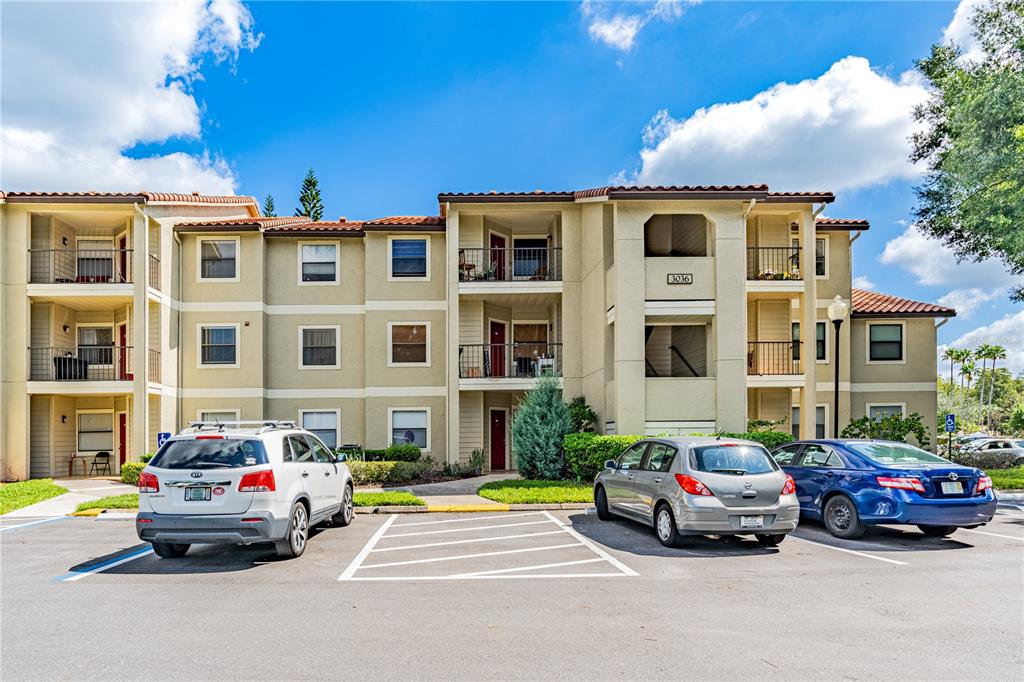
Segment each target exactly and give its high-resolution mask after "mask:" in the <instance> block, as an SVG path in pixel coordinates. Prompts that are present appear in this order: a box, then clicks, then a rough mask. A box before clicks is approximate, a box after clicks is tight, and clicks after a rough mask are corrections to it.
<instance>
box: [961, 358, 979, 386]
mask: <svg viewBox="0 0 1024 682" xmlns="http://www.w3.org/2000/svg"><path fill="white" fill-rule="evenodd" d="M977 369H978V366H977V365H976V364H974V361H973V360H964V361H963V362H961V363H960V386H961V387H963V381H964V379H965V378H966V379H967V392H968V393H970V392H971V379H972V378H973V377H974V372H975V370H977Z"/></svg>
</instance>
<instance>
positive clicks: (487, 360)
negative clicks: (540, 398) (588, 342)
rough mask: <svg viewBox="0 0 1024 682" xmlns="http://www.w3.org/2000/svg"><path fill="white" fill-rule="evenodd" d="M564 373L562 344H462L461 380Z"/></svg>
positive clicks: (530, 378)
mask: <svg viewBox="0 0 1024 682" xmlns="http://www.w3.org/2000/svg"><path fill="white" fill-rule="evenodd" d="M544 375H550V376H555V377H560V376H562V344H560V343H480V344H465V345H460V346H459V379H466V380H481V381H480V382H475V383H491V382H490V381H489V380H493V379H514V380H519V381H528V382H531V383H532V381H533V380H534V379H536V378H537V377H539V376H544Z"/></svg>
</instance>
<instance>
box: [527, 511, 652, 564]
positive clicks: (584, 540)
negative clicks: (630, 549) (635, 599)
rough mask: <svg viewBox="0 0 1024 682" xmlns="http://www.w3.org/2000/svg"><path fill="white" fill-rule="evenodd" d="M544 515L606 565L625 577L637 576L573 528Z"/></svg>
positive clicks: (548, 514) (549, 514) (550, 515)
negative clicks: (600, 558)
mask: <svg viewBox="0 0 1024 682" xmlns="http://www.w3.org/2000/svg"><path fill="white" fill-rule="evenodd" d="M544 514H545V515H546V516H547V517H548V518H549V519H551V520H552V521H554V522H555V523H556V524H558V526H559V527H560V528H561V529H562V530H564V531H565V532H566V533H568V534H569V535H571V536H573V537H574V538H576V539H577V540H579V541H580V542H582V543H583V544H584V545H586V546H587V547H589V548H590V549H591V550H592V551H593V552H594V554H597V555H598V556H599V557H602V558H604V559H605V561H607V562H608V563H610V564H611V565H612V566H614V567H615V568H617V569H619V570H620V571H622V572H623V573H624V574H626V575H631V576H633V575H639V573H637V572H636V571H634V570H633V569H632V568H630V567H629V566H627V565H626V564H624V563H622V562H621V561H619V560H618V559H616V558H615V557H613V556H612V555H611V554H609V553H608V552H606V551H604V550H603V549H601V548H600V547H598V546H597V545H595V544H594V543H593V542H591V541H590V540H588V539H587V538H585V537H583V536H582V535H580V534H579V533H578V532H576V529H575V528H573V527H572V526H569V525H566V524H564V523H562V522H561V521H559V520H558V519H557V518H555V517H554V516H552V514H551V513H550V512H544Z"/></svg>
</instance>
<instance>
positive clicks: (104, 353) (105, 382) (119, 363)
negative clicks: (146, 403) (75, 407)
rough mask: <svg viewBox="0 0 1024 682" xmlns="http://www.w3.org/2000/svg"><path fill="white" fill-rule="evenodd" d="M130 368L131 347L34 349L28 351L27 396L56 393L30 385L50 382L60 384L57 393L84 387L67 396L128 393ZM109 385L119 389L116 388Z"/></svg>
mask: <svg viewBox="0 0 1024 682" xmlns="http://www.w3.org/2000/svg"><path fill="white" fill-rule="evenodd" d="M131 367H132V347H131V346H33V347H31V348H29V382H30V384H29V388H30V390H29V392H30V393H31V392H36V393H39V392H48V391H53V390H58V389H55V388H53V387H52V386H49V387H47V386H45V385H43V386H32V382H50V383H51V384H52V383H56V384H60V385H61V388H60V389H59V390H64V387H73V386H82V387H87V388H85V389H84V390H77V391H76V390H72V391H70V392H85V393H91V392H97V391H98V392H111V391H114V392H123V393H130V392H131V381H132V380H133V379H134V375H133V374H132V372H131ZM111 382H115V383H117V384H121V385H120V386H116V387H115V386H113V385H112V384H111ZM93 388H95V389H97V390H96V391H93V390H92V389H93Z"/></svg>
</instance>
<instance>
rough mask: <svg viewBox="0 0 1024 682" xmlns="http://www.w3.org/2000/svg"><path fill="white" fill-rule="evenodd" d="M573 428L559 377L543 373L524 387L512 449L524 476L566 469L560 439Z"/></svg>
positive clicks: (551, 476)
mask: <svg viewBox="0 0 1024 682" xmlns="http://www.w3.org/2000/svg"><path fill="white" fill-rule="evenodd" d="M571 429H572V422H571V420H570V418H569V408H568V407H566V405H565V403H563V402H562V389H561V388H560V387H559V383H558V379H556V378H554V377H552V376H548V375H545V376H542V377H540V378H539V379H538V380H537V387H536V388H534V389H533V390H530V391H527V393H526V396H525V397H524V398H523V402H522V403H521V404H520V405H519V409H518V410H516V413H515V418H514V419H513V421H512V451H513V452H514V453H515V456H516V464H517V466H518V469H519V473H520V474H521V475H522V476H523V478H547V479H556V478H561V477H562V475H563V473H565V456H564V454H563V452H562V441H563V439H564V438H565V434H567V433H569V432H570V430H571Z"/></svg>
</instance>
